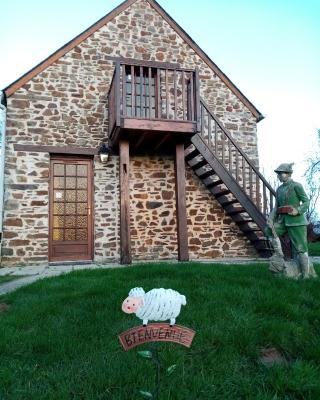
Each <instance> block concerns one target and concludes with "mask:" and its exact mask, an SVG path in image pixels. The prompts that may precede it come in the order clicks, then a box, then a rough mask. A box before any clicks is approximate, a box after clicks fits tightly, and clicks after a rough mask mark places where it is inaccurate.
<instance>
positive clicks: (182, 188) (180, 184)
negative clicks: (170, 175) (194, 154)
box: [175, 143, 189, 261]
mask: <svg viewBox="0 0 320 400" xmlns="http://www.w3.org/2000/svg"><path fill="white" fill-rule="evenodd" d="M175 161H176V162H175V176H176V211H177V230H178V235H177V236H178V259H179V261H189V250H188V227H187V207H186V176H185V175H186V174H185V161H184V145H183V143H177V145H176V160H175Z"/></svg>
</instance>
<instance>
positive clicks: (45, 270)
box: [0, 257, 320, 295]
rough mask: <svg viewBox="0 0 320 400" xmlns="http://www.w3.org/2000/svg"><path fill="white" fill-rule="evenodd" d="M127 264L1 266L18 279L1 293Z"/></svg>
mask: <svg viewBox="0 0 320 400" xmlns="http://www.w3.org/2000/svg"><path fill="white" fill-rule="evenodd" d="M311 259H312V261H313V262H314V263H320V257H311ZM190 261H193V262H201V263H203V264H239V265H241V264H247V263H258V262H261V263H265V262H267V260H266V259H262V258H215V259H212V260H205V261H203V260H201V261H199V260H190ZM150 262H155V261H149V262H144V263H150ZM157 262H163V263H168V262H169V263H172V264H178V263H179V262H178V261H168V260H166V261H157ZM135 264H142V262H134V263H133V266H134V265H135ZM123 267H126V265H120V264H115V263H113V264H112V263H110V264H93V263H87V264H85V263H84V264H74V263H69V264H60V265H46V266H39V265H37V266H26V267H7V268H0V276H16V277H17V279H14V280H12V281H10V282H6V283H3V284H0V295H3V294H6V293H9V292H13V291H14V290H16V289H18V288H20V287H22V286H25V285H29V284H30V283H33V282H35V281H37V280H38V279H43V278H48V277H52V276H58V275H61V274H67V273H69V272H72V271H80V270H83V269H110V268H123Z"/></svg>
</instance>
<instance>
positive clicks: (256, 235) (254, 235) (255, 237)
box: [246, 231, 265, 242]
mask: <svg viewBox="0 0 320 400" xmlns="http://www.w3.org/2000/svg"><path fill="white" fill-rule="evenodd" d="M246 237H247V238H248V239H249V240H250V241H251V242H260V241H261V240H265V237H264V235H263V233H262V232H261V231H255V232H246Z"/></svg>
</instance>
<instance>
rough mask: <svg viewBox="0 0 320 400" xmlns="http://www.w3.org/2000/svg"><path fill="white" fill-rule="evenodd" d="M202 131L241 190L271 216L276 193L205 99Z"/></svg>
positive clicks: (201, 110)
mask: <svg viewBox="0 0 320 400" xmlns="http://www.w3.org/2000/svg"><path fill="white" fill-rule="evenodd" d="M200 129H201V131H200V135H201V137H202V139H203V140H204V141H205V143H206V144H207V146H208V147H209V148H210V149H211V150H212V151H213V153H214V155H215V156H216V157H217V158H218V160H219V161H220V162H221V163H222V164H223V165H224V166H225V168H226V169H227V170H228V171H229V173H230V174H231V175H232V176H233V178H234V179H235V180H236V181H237V182H238V184H239V185H240V187H241V188H242V190H243V191H244V192H245V193H246V194H247V195H248V196H249V197H250V198H251V200H252V202H253V203H254V204H255V205H256V207H257V208H258V209H259V210H260V211H261V213H262V214H263V215H264V216H265V217H266V216H267V215H269V213H270V211H271V210H272V209H273V207H274V205H275V191H274V190H273V188H272V187H271V186H270V184H269V183H268V182H267V181H266V179H265V178H264V177H263V175H261V173H260V172H259V170H258V168H257V167H256V166H255V165H254V163H253V162H252V161H251V160H250V159H249V158H248V156H247V155H246V154H245V153H244V152H243V151H242V150H241V148H240V146H239V145H238V144H237V142H236V141H235V140H234V139H233V138H232V136H231V134H230V132H228V130H227V129H226V128H225V126H224V125H223V123H222V122H221V121H220V120H219V119H218V117H217V116H215V115H214V114H213V113H212V112H211V111H210V109H209V107H208V106H207V105H206V103H205V102H204V101H203V100H202V99H201V101H200Z"/></svg>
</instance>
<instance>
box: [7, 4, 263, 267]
mask: <svg viewBox="0 0 320 400" xmlns="http://www.w3.org/2000/svg"><path fill="white" fill-rule="evenodd" d="M110 56H112V57H117V56H122V57H127V58H135V59H142V60H156V61H159V62H171V63H172V62H173V63H179V64H180V65H181V66H182V67H185V68H195V67H198V68H199V69H200V79H201V96H202V97H203V98H204V99H205V100H206V102H207V103H208V104H209V105H210V107H211V108H212V111H214V112H215V113H216V114H217V115H218V116H219V117H220V118H221V119H222V121H223V122H225V123H226V126H227V127H228V128H229V129H230V130H231V132H232V133H233V135H234V137H235V138H236V139H237V140H238V142H240V143H241V145H242V147H243V149H244V150H245V151H246V152H247V153H248V154H249V156H251V158H253V159H255V160H257V158H258V155H257V146H256V123H255V120H254V117H253V116H252V115H251V113H250V112H249V111H248V110H247V109H246V107H245V106H244V105H243V104H242V103H241V102H240V101H239V100H238V99H237V98H236V96H235V95H234V94H233V93H232V92H231V91H230V89H228V88H227V87H226V86H225V84H224V83H223V82H221V81H220V79H219V78H218V77H217V76H216V75H215V74H214V72H213V71H211V70H210V69H209V68H208V66H207V65H206V64H205V63H204V62H203V61H202V60H201V59H200V58H199V56H197V55H196V54H195V52H194V51H193V50H192V49H191V48H190V47H189V46H188V45H187V44H186V43H184V42H183V40H182V39H181V38H180V37H179V36H178V35H177V34H176V33H175V32H174V31H173V30H172V28H171V27H170V26H169V25H168V24H167V23H166V22H165V21H164V20H163V19H162V18H161V16H159V15H158V14H157V13H156V12H155V11H154V10H153V9H152V8H151V7H150V5H149V3H147V2H145V1H144V0H139V1H137V2H136V3H134V4H133V5H132V6H131V7H129V8H128V9H127V10H125V11H124V12H123V13H121V14H120V15H118V16H117V17H116V18H115V19H114V20H112V21H111V22H109V23H108V24H107V25H106V26H104V27H102V28H101V29H99V30H98V31H97V32H96V33H94V34H93V35H92V36H91V37H89V38H88V39H86V40H85V41H84V42H82V43H81V44H80V45H78V46H77V47H75V48H74V49H73V50H71V51H70V52H69V53H67V54H66V55H65V56H63V57H61V58H60V59H59V60H58V61H57V62H56V63H54V64H53V65H51V66H50V67H48V68H47V69H46V70H45V71H43V72H41V73H40V74H38V75H37V76H36V77H35V78H33V79H32V80H31V81H30V82H28V83H27V84H26V85H24V87H22V88H21V89H19V90H17V91H16V92H15V93H14V94H13V95H12V96H11V97H10V98H9V99H8V114H7V127H8V128H7V159H6V178H5V190H6V194H5V196H6V203H5V209H6V211H5V220H4V230H5V233H4V243H3V252H4V258H3V261H4V263H8V264H10V263H17V262H21V263H24V262H30V261H32V262H36V261H39V262H45V261H46V257H47V250H48V249H47V234H46V233H45V231H46V229H47V228H46V227H47V225H48V221H47V215H48V166H49V155H48V154H45V153H24V152H22V153H20V154H19V153H17V152H15V151H14V150H13V144H14V143H20V144H40V145H59V146H68V145H72V146H84V147H97V146H99V144H100V142H101V140H103V139H104V137H105V135H106V132H107V128H108V126H107V125H108V111H107V103H106V95H107V93H108V89H109V85H110V82H111V78H112V74H113V70H114V66H113V62H112V61H111V60H110V59H108V57H110ZM139 162H141V160H140V161H139V160H137V159H136V160H135V159H134V158H133V159H132V160H131V166H132V173H131V179H132V187H131V189H132V190H131V200H132V202H131V208H132V222H131V224H132V243H133V250H134V256H136V257H138V258H147V257H146V256H147V255H148V254H149V255H150V254H153V257H154V258H157V257H165V254H167V250H166V249H164V248H161V249H160V247H161V246H160V247H159V245H157V242H158V241H159V240H158V239H159V237H164V236H166V238H168V241H167V242H166V243H167V247H168V248H169V251H170V253H171V255H173V257H175V256H176V242H175V233H174V229H175V225H174V224H172V225H171V228H170V229H172V232H171V231H170V230H169V229H168V225H167V224H168V221H167V222H164V219H161V218H164V217H161V214H163V213H164V214H163V215H165V218H166V219H165V221H166V220H167V219H168V218H167V216H166V214H167V213H169V216H170V217H169V219H170V221H172V220H173V218H174V217H175V215H174V210H175V196H174V194H172V196H171V195H170V199H163V198H162V195H160V197H161V198H160V199H159V201H162V203H163V204H162V206H161V211H160V210H158V211H156V212H152V213H151V216H152V215H153V220H154V221H153V222H154V223H155V224H158V226H159V227H160V228H159V229H160V231H159V232H158V233H157V235H155V237H154V239H153V240H151V242H150V241H149V242H148V243H149V244H146V245H145V247H141V246H139V245H138V242H139V235H141V234H142V226H143V223H142V225H141V226H140V228H139V227H137V226H136V224H137V219H135V218H134V217H135V216H137V215H140V217H141V215H147V214H148V212H146V208H145V204H144V205H143V207H144V208H143V210H144V212H145V214H143V213H142V212H141V209H139V207H140V205H139V206H138V203H139V202H137V201H136V200H137V198H136V195H137V194H140V195H141V194H143V196H144V200H145V201H151V202H152V201H154V200H155V199H156V197H157V196H156V195H155V194H154V193H153V192H152V191H151V192H150V190H149V189H148V187H147V185H146V184H145V183H143V182H141V181H139V179H138V178H137V176H136V175H135V174H136V168H137V165H139ZM142 163H143V168H144V169H145V176H146V177H147V176H150V177H151V176H152V174H154V172H155V171H154V163H153V161H152V159H150V158H146V159H145V160H144V161H143V162H142ZM94 165H95V221H96V225H95V259H96V260H97V261H104V260H106V261H108V260H117V259H118V258H119V226H118V225H119V187H118V157H117V156H113V157H111V161H110V162H109V163H108V164H107V165H102V164H101V163H100V162H99V160H98V159H97V158H96V159H95V163H94ZM159 165H167V168H168V169H169V170H171V174H172V171H173V160H172V159H171V160H170V159H169V160H165V159H163V161H161V162H160V161H159ZM170 165H171V166H170ZM155 179H156V178H155ZM161 179H162V178H160V180H161ZM187 180H188V183H187V187H188V188H189V191H188V194H187V207H188V210H189V215H188V222H189V228H190V229H189V235H190V238H189V245H190V251H191V256H193V257H194V258H197V257H199V256H201V257H212V256H218V255H219V256H220V255H240V254H242V255H252V254H254V251H253V249H252V248H251V246H248V243H247V242H246V241H245V239H244V237H243V235H242V234H241V233H240V232H239V230H238V229H237V227H233V228H232V230H231V231H230V226H229V222H230V221H229V220H228V218H226V217H225V215H224V214H223V211H222V210H221V208H220V206H219V205H218V204H217V203H216V201H215V200H213V199H212V198H211V196H210V195H209V193H207V192H206V189H205V188H204V187H202V186H201V183H200V182H198V181H197V178H195V177H194V176H193V175H192V174H191V172H189V173H188V176H187ZM158 183H159V182H158ZM158 183H157V182H156V181H155V183H154V187H155V188H156V187H157V184H158ZM139 184H140V187H139ZM163 184H164V183H163V182H162V185H163ZM165 184H166V185H167V187H163V186H162V187H163V191H164V192H174V189H173V184H172V182H169V181H166V183H165ZM25 185H27V186H25ZM28 185H29V186H28ZM30 185H31V186H30ZM137 185H138V186H137ZM141 185H142V186H141ZM152 193H153V194H152ZM145 196H147V197H145ZM165 196H168V195H167V194H166V195H165ZM199 202H200V203H201V202H202V203H203V207H202V208H199V207H198V204H199ZM195 204H197V206H195ZM193 208H195V209H196V211H193V213H192V212H191V210H192V209H193ZM200 209H202V211H200ZM199 212H200V214H201V212H202V213H203V215H199ZM17 214H19V216H17ZM148 215H149V214H148ZM210 215H211V216H210ZM212 215H214V217H213V216H212ZM148 218H149V217H148ZM148 218H147V217H146V218H144V219H148ZM15 219H16V220H15ZM140 221H141V220H140ZM200 221H201V224H200ZM142 222H146V221H142ZM169 223H170V222H169ZM171 223H172V222H171ZM199 225H201V226H199ZM231 225H232V224H231ZM39 226H40V227H41V229H40V232H39V229H38V228H39ZM169 227H170V225H169ZM214 231H219V232H222V234H221V235H222V236H221V239H219V240H218V239H217V238H216V239H217V240H213V239H212V240H211V244H212V245H213V246H216V252H215V253H212V252H211V253H210V254H209V252H208V251H209V250H208V251H207V247H209V244H208V243H209V241H206V243H207V244H206V245H204V244H203V243H204V240H203V239H205V236H206V235H207V236H208V239H209V235H212V232H214ZM168 232H169V234H168ZM230 232H231V234H230ZM13 235H14V236H13ZM35 235H40V236H39V237H38V236H35ZM215 235H220V233H215ZM230 235H231V236H232V238H233V239H230V237H231V236H230ZM12 236H13V237H12ZM226 237H228V238H229V239H228V240H224V239H225V238H226ZM13 240H15V241H16V242H13ZM223 241H224V244H222V242H223ZM226 243H227V244H226ZM228 243H229V244H228ZM26 245H28V246H29V247H28V250H27V249H26ZM157 246H158V247H157ZM192 246H193V247H192ZM139 249H140V250H139ZM210 249H211V250H212V248H210Z"/></svg>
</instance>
